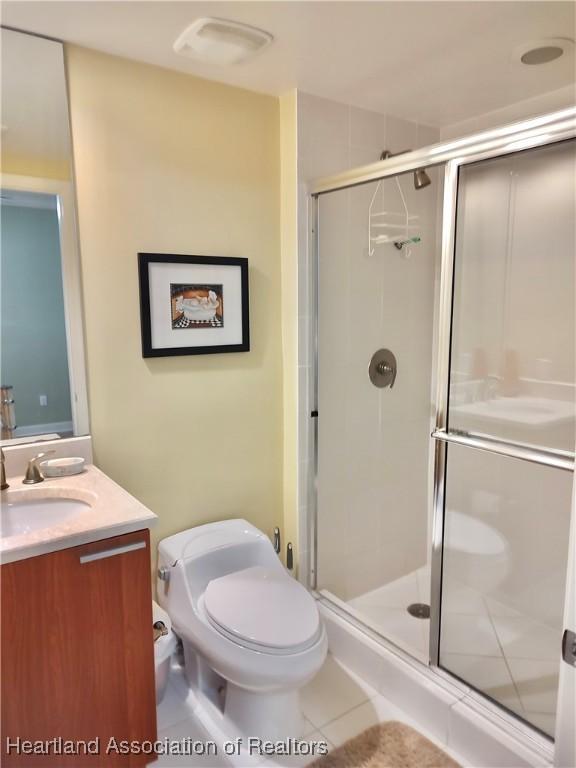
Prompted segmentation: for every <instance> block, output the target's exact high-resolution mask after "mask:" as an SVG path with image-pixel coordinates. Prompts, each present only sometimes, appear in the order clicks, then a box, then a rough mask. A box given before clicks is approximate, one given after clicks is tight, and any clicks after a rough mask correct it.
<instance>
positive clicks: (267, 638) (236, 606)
mask: <svg viewBox="0 0 576 768" xmlns="http://www.w3.org/2000/svg"><path fill="white" fill-rule="evenodd" d="M203 605H204V610H205V613H206V616H207V618H208V620H209V622H210V624H211V625H212V626H213V627H214V628H215V629H216V630H217V631H218V632H220V633H221V634H223V635H225V636H226V637H228V638H229V639H230V640H233V642H235V643H238V644H239V645H242V646H244V647H246V648H252V649H253V650H257V651H261V652H266V653H278V654H286V653H298V651H301V650H304V649H306V648H308V647H309V646H310V645H312V644H313V643H315V642H316V641H317V639H318V636H319V633H320V631H321V624H320V616H319V613H318V609H317V607H316V602H315V600H314V598H312V597H311V595H310V594H309V593H308V592H307V591H306V589H304V587H303V586H302V585H301V584H299V583H298V582H297V581H296V580H295V579H293V578H292V577H291V576H289V575H288V574H287V573H286V572H285V571H283V570H278V569H271V568H265V567H263V566H260V565H257V566H252V567H251V568H245V569H244V570H241V571H235V572H233V573H229V574H227V575H226V576H221V577H219V578H217V579H213V580H212V581H210V582H209V583H208V586H207V588H206V591H205V593H204V599H203ZM263 606H264V608H263Z"/></svg>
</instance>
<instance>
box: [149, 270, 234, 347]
mask: <svg viewBox="0 0 576 768" xmlns="http://www.w3.org/2000/svg"><path fill="white" fill-rule="evenodd" d="M148 280H149V285H150V325H151V329H150V330H151V342H152V348H153V349H162V348H177V347H210V346H220V345H227V344H242V271H241V267H240V266H230V265H221V264H175V263H162V262H151V263H149V264H148ZM170 283H189V284H192V283H220V284H221V285H222V287H223V288H222V290H223V293H224V295H225V297H226V324H225V326H224V327H223V328H178V329H173V328H172V313H171V304H170Z"/></svg>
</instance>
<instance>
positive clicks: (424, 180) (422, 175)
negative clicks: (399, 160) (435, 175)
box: [414, 168, 432, 189]
mask: <svg viewBox="0 0 576 768" xmlns="http://www.w3.org/2000/svg"><path fill="white" fill-rule="evenodd" d="M430 184H432V182H431V181H430V176H428V174H427V173H426V171H425V170H424V169H423V168H417V169H416V170H415V171H414V189H424V187H427V186H429V185H430Z"/></svg>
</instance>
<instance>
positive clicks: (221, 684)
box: [182, 638, 304, 743]
mask: <svg viewBox="0 0 576 768" xmlns="http://www.w3.org/2000/svg"><path fill="white" fill-rule="evenodd" d="M182 645H183V649H184V667H185V673H186V679H187V681H188V685H189V686H190V688H191V690H192V691H193V693H194V695H195V697H196V700H197V702H198V706H199V707H200V708H201V709H203V710H204V715H205V716H206V717H207V718H208V719H209V720H212V721H213V722H214V724H215V725H217V727H218V729H219V730H220V731H223V732H224V733H225V734H226V735H227V736H228V737H229V738H230V739H235V738H238V737H240V738H242V740H243V741H244V742H245V743H246V742H247V740H248V739H250V738H256V739H262V740H263V741H283V740H285V739H289V738H293V739H297V738H300V737H301V736H302V734H303V726H304V723H303V718H302V714H301V710H300V700H299V692H298V689H290V690H283V691H272V692H271V691H263V692H259V691H251V690H248V689H247V688H241V687H240V686H237V685H234V684H233V683H231V682H229V681H227V680H225V679H224V678H222V677H221V676H220V675H218V674H217V673H216V672H215V671H214V670H213V669H212V668H211V667H210V666H209V665H208V664H207V662H206V661H205V660H204V659H203V658H202V657H201V656H200V655H199V654H198V653H197V652H196V650H195V649H194V648H193V646H192V645H191V644H190V643H189V642H187V641H186V640H185V639H184V638H183V639H182Z"/></svg>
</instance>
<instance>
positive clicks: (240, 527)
mask: <svg viewBox="0 0 576 768" xmlns="http://www.w3.org/2000/svg"><path fill="white" fill-rule="evenodd" d="M158 552H159V559H158V585H157V587H158V589H157V592H158V602H159V603H160V605H161V606H162V607H163V608H164V610H166V612H167V613H168V615H169V616H170V619H171V622H172V627H173V629H174V631H175V632H176V633H177V634H178V636H179V637H180V638H181V640H182V645H183V649H184V663H185V673H186V678H187V680H188V684H189V686H190V688H191V691H192V692H193V694H194V695H195V697H196V704H197V708H198V710H199V711H200V712H202V714H203V716H204V717H203V719H204V720H205V721H206V720H208V722H210V723H213V724H214V725H215V727H217V728H219V729H220V730H221V731H222V732H223V733H224V734H226V735H227V736H229V737H239V736H240V737H241V736H245V737H250V736H254V737H259V738H262V739H270V740H283V739H286V738H289V737H292V738H297V737H299V736H301V735H302V718H301V713H300V707H299V700H298V691H299V689H300V688H301V687H302V686H303V685H305V684H306V683H307V682H308V681H309V680H311V679H312V678H313V677H314V675H315V674H316V673H317V672H318V670H319V669H320V667H321V666H322V664H323V662H324V659H325V658H326V653H327V649H328V644H327V638H326V630H325V628H324V625H323V623H322V620H321V617H320V614H319V612H318V608H317V607H316V601H315V600H314V598H313V597H312V596H311V595H310V594H309V593H308V591H307V590H306V589H305V588H304V587H303V586H302V585H301V584H299V583H298V582H297V581H296V580H295V579H294V578H293V577H292V576H291V575H290V574H289V573H288V572H287V571H286V569H285V568H284V566H283V565H282V563H281V562H280V560H279V558H278V556H277V554H276V552H275V551H274V548H273V546H272V544H271V542H270V540H269V539H268V537H267V536H266V535H265V534H263V533H262V532H261V531H259V530H258V529H257V528H255V527H254V526H253V525H251V524H250V523H248V522H246V521H245V520H226V521H223V522H219V523H210V524H208V525H202V526H198V527H197V528H191V529H189V530H187V531H183V532H182V533H178V534H176V535H174V536H170V537H168V538H166V539H163V540H162V541H161V542H160V544H159V547H158Z"/></svg>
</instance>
